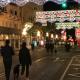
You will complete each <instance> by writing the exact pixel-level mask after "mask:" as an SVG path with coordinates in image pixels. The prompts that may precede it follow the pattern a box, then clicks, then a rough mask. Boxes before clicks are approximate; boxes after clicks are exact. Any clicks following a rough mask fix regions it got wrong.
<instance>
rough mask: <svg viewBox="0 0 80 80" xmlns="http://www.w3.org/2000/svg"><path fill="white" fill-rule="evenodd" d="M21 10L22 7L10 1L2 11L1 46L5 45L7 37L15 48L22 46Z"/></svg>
mask: <svg viewBox="0 0 80 80" xmlns="http://www.w3.org/2000/svg"><path fill="white" fill-rule="evenodd" d="M21 29H22V21H21V11H20V7H18V6H17V5H15V4H13V3H10V4H9V5H7V6H6V7H5V10H4V11H3V12H0V46H2V45H4V41H5V40H6V39H9V40H10V44H11V45H12V46H13V47H14V48H19V47H20V40H21Z"/></svg>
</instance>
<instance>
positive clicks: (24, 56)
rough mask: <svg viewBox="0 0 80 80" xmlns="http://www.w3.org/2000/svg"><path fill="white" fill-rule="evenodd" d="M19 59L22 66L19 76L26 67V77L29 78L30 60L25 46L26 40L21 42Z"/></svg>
mask: <svg viewBox="0 0 80 80" xmlns="http://www.w3.org/2000/svg"><path fill="white" fill-rule="evenodd" d="M19 61H20V64H21V66H22V70H21V76H23V74H24V71H25V67H26V79H27V80H29V65H31V63H32V61H31V56H30V52H29V49H28V48H27V47H26V42H23V43H22V46H21V49H20V51H19Z"/></svg>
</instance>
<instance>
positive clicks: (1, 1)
mask: <svg viewBox="0 0 80 80" xmlns="http://www.w3.org/2000/svg"><path fill="white" fill-rule="evenodd" d="M47 1H54V2H56V3H58V4H61V3H62V2H66V0H0V6H2V7H3V6H6V5H7V4H8V3H15V4H17V5H19V6H23V5H25V4H26V3H27V2H34V3H36V4H38V5H43V4H44V3H45V2H47ZM75 1H78V2H79V0H75Z"/></svg>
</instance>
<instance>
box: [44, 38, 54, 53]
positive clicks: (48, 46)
mask: <svg viewBox="0 0 80 80" xmlns="http://www.w3.org/2000/svg"><path fill="white" fill-rule="evenodd" d="M45 48H46V51H47V52H48V53H53V49H54V41H53V40H52V39H48V40H46V44H45Z"/></svg>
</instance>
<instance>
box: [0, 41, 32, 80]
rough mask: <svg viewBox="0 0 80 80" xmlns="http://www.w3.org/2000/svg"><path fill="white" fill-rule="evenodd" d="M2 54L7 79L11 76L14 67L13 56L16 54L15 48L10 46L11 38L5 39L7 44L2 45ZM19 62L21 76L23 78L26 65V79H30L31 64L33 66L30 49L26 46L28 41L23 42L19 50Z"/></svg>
mask: <svg viewBox="0 0 80 80" xmlns="http://www.w3.org/2000/svg"><path fill="white" fill-rule="evenodd" d="M0 51H1V55H2V57H3V63H4V68H5V76H6V80H9V78H10V72H11V68H12V56H13V55H14V54H15V52H14V49H13V48H12V47H11V46H10V40H6V41H5V45H4V46H2V47H1V50H0ZM19 62H20V65H21V67H22V68H21V78H22V79H23V75H24V71H25V67H26V77H25V80H29V66H31V64H32V61H31V56H30V51H29V49H28V48H27V47H26V42H23V43H22V45H21V48H20V50H19Z"/></svg>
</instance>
